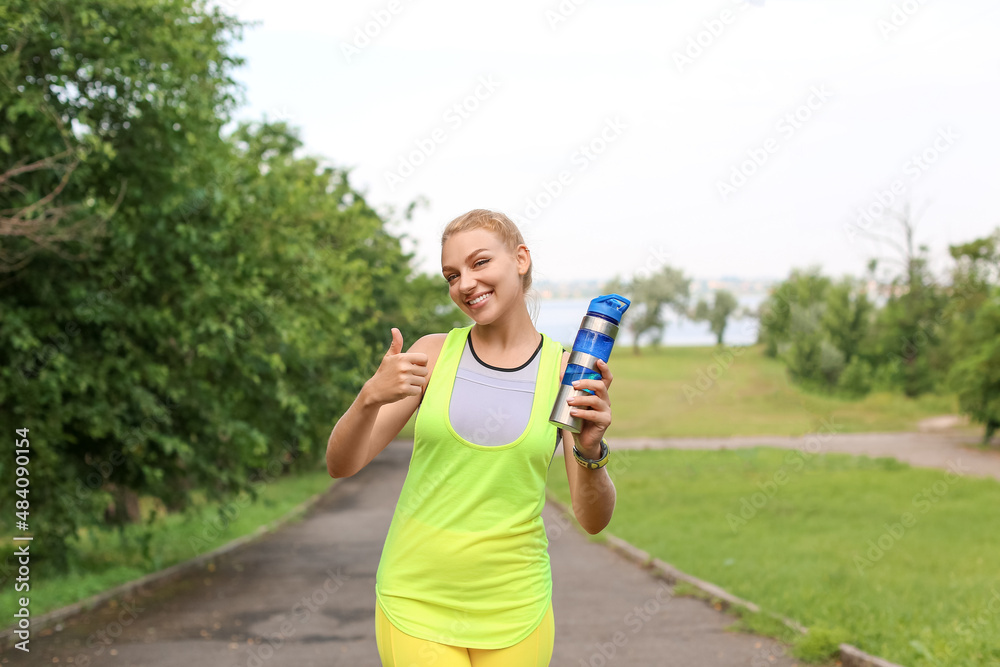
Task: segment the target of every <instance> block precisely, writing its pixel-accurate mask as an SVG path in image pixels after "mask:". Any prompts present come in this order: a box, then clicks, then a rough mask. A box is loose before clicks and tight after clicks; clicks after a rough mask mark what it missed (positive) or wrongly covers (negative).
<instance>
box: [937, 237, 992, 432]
mask: <svg viewBox="0 0 1000 667" xmlns="http://www.w3.org/2000/svg"><path fill="white" fill-rule="evenodd" d="M950 251H951V255H952V257H954V258H955V260H956V266H955V268H954V270H953V272H952V285H953V292H954V295H953V298H952V299H950V300H949V303H948V308H947V309H946V311H945V319H946V321H948V322H949V323H950V328H949V338H948V345H947V346H946V348H947V349H948V350H952V351H953V352H952V354H951V357H952V365H951V367H950V369H949V373H948V385H949V387H950V388H951V389H953V390H954V391H955V392H956V393H957V394H958V399H959V405H960V407H961V410H962V412H963V413H965V414H967V415H969V417H971V418H972V419H973V420H974V421H976V422H978V423H980V424H984V425H985V427H986V428H985V431H984V434H983V443H984V444H989V443H990V441H991V439H992V438H993V435H994V434H995V433H996V431H997V430H998V429H1000V335H998V332H1000V228H998V229H997V230H996V231H995V232H994V233H993V234H992V235H991V236H989V237H986V238H982V239H977V240H975V241H972V242H971V243H967V244H964V245H956V246H952V247H951V248H950Z"/></svg>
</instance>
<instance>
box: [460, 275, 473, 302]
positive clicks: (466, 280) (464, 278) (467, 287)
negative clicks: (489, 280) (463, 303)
mask: <svg viewBox="0 0 1000 667" xmlns="http://www.w3.org/2000/svg"><path fill="white" fill-rule="evenodd" d="M475 288H476V279H475V278H473V277H472V276H471V275H470V274H468V273H460V274H459V275H458V291H459V292H461V293H462V294H463V295H465V296H467V297H469V296H472V290H474V289H475Z"/></svg>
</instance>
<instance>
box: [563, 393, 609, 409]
mask: <svg viewBox="0 0 1000 667" xmlns="http://www.w3.org/2000/svg"><path fill="white" fill-rule="evenodd" d="M566 402H567V403H569V404H570V405H572V406H573V407H575V408H576V407H589V408H593V409H595V410H600V409H602V408H604V407H609V408H610V407H611V406H610V405H608V403H607V401H605V400H604V399H603V398H601V397H600V396H591V395H589V394H588V395H586V396H572V397H570V398H568V399H567V400H566Z"/></svg>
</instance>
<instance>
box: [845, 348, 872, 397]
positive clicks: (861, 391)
mask: <svg viewBox="0 0 1000 667" xmlns="http://www.w3.org/2000/svg"><path fill="white" fill-rule="evenodd" d="M874 383H875V378H874V373H873V371H872V366H871V364H869V363H868V362H867V361H865V360H864V359H862V358H860V357H855V358H854V359H851V361H850V363H848V364H847V367H846V368H844V372H843V373H841V374H840V378H838V380H837V388H838V389H839V390H840V391H841V392H843V393H844V394H845V395H847V396H854V397H860V396H864V395H865V394H867V393H868V392H870V391H871V390H872V388H873V386H874Z"/></svg>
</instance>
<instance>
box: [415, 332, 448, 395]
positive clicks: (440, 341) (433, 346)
mask: <svg viewBox="0 0 1000 667" xmlns="http://www.w3.org/2000/svg"><path fill="white" fill-rule="evenodd" d="M447 338H448V334H446V333H432V334H427V335H426V336H421V337H420V338H418V339H417V341H416V342H415V343H413V345H411V346H410V349H409V350H407V352H420V353H423V354H426V355H427V382H425V383H424V384H423V386H422V387H420V401H419V403H422V402H423V400H424V394H426V393H427V384H428V383H429V382H430V379H431V376H433V375H434V366H435V365H436V364H437V360H438V357H440V356H441V348H442V347H444V342H445V340H446V339H447Z"/></svg>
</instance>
